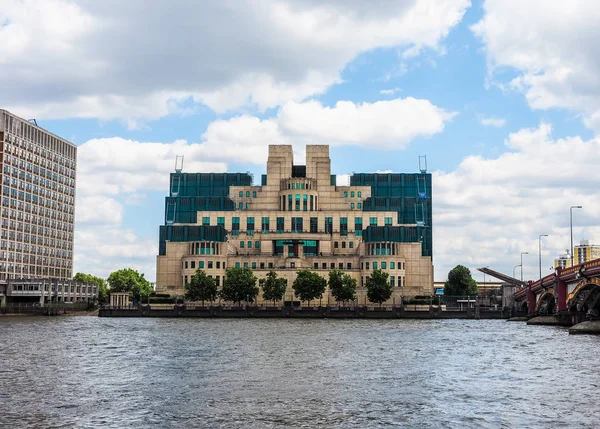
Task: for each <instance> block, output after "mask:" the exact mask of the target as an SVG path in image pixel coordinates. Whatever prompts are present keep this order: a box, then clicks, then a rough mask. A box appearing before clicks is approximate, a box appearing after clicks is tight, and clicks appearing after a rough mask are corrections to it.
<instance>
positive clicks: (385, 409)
mask: <svg viewBox="0 0 600 429" xmlns="http://www.w3.org/2000/svg"><path fill="white" fill-rule="evenodd" d="M0 345H1V347H0V362H1V364H0V404H2V411H0V427H29V428H42V427H43V428H47V427H56V428H59V427H69V428H70V427H85V428H100V427H101V428H122V427H129V428H146V427H154V428H162V427H173V428H189V427H227V428H231V427H233V428H236V427H239V428H242V427H243V428H252V427H310V428H312V427H318V426H322V427H336V428H342V427H343V428H364V427H382V426H394V427H397V426H405V427H415V426H417V427H425V428H427V427H431V428H434V427H435V428H439V427H446V428H461V429H462V428H465V427H477V428H498V427H507V428H512V427H532V428H535V427H539V428H545V427H565V428H566V427H569V428H570V427H590V428H591V427H597V424H596V423H597V415H598V414H599V413H600V405H598V404H599V403H600V401H599V399H600V394H599V393H598V392H599V390H598V384H600V383H599V382H598V378H597V373H596V371H595V368H597V366H598V364H599V359H600V358H599V357H598V352H597V350H598V346H599V345H600V339H599V338H596V337H586V336H577V337H574V336H571V337H570V336H569V335H568V333H566V331H565V330H563V329H558V328H552V327H527V326H525V324H518V323H505V322H503V321H459V320H455V321H446V320H444V321H436V320H423V321H411V320H393V321H392V320H390V321H368V320H288V319H277V320H201V319H195V320H180V319H100V318H92V317H72V318H19V319H16V318H5V319H0Z"/></svg>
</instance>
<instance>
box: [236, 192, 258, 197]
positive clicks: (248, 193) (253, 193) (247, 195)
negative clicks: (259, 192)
mask: <svg viewBox="0 0 600 429" xmlns="http://www.w3.org/2000/svg"><path fill="white" fill-rule="evenodd" d="M239 195H240V198H243V197H244V191H240V194H239ZM246 198H250V191H246ZM252 198H256V191H252Z"/></svg>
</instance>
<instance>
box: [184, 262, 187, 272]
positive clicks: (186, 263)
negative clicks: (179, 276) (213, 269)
mask: <svg viewBox="0 0 600 429" xmlns="http://www.w3.org/2000/svg"><path fill="white" fill-rule="evenodd" d="M187 267H188V261H185V267H184V268H185V269H186V270H187Z"/></svg>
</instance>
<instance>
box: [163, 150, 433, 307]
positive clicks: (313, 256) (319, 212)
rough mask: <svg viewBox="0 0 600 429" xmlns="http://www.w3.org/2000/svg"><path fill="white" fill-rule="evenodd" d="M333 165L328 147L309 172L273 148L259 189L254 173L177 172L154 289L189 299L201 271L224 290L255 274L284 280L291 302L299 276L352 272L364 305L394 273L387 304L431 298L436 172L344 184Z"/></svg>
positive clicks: (314, 157) (358, 178)
mask: <svg viewBox="0 0 600 429" xmlns="http://www.w3.org/2000/svg"><path fill="white" fill-rule="evenodd" d="M330 165H331V161H330V158H329V147H328V146H324V145H319V146H317V145H308V146H306V165H294V163H293V152H292V147H291V146H288V145H272V146H269V157H268V160H267V174H265V175H263V176H262V180H261V185H260V186H259V185H253V184H252V177H251V176H250V174H248V173H224V174H217V173H183V172H181V171H178V172H175V173H172V174H171V177H170V192H169V196H168V197H166V202H165V224H164V225H162V226H160V231H159V255H158V257H157V278H156V289H157V292H161V293H169V294H171V295H173V296H181V295H183V294H184V292H185V289H184V285H185V284H186V282H188V281H190V279H191V277H192V275H193V274H194V272H195V271H196V270H197V269H198V268H201V269H203V270H205V271H206V273H207V274H208V275H210V276H212V277H213V278H215V279H216V282H217V284H218V285H219V286H222V285H223V281H224V279H225V275H226V269H227V268H228V267H249V268H251V269H252V270H253V271H254V274H255V275H256V276H257V277H258V278H263V277H265V276H266V274H267V273H268V272H269V271H270V270H275V271H276V272H277V273H278V275H279V276H281V277H284V278H285V279H287V281H288V291H287V292H286V295H285V298H284V299H285V300H286V301H296V299H295V298H294V297H293V291H292V288H291V285H292V283H293V280H294V278H295V276H296V272H297V271H298V270H300V269H308V270H313V271H315V272H317V273H319V274H320V275H322V276H323V277H325V278H327V277H328V272H329V271H330V270H332V269H341V270H343V271H345V272H347V273H348V274H350V275H351V276H353V277H354V278H356V280H357V284H358V290H357V295H358V296H357V300H358V302H359V303H360V304H362V303H364V302H365V299H366V289H365V282H366V278H367V277H368V276H369V275H370V274H371V272H372V271H373V270H375V269H381V270H383V271H385V272H387V273H388V274H389V281H390V283H391V284H392V286H393V287H394V293H393V297H392V298H391V299H390V303H400V298H401V297H402V296H405V297H408V296H415V295H429V294H430V293H432V290H433V265H432V217H431V175H430V174H427V173H425V172H422V173H415V174H363V173H361V174H354V175H352V176H351V179H350V184H349V185H348V186H337V185H336V177H335V176H332V175H331V167H330ZM329 299H331V300H332V298H330V297H329V295H328V293H327V292H326V293H325V295H324V296H323V297H322V301H323V300H324V302H327V300H329ZM260 301H261V300H260V297H259V302H260ZM331 303H333V301H331Z"/></svg>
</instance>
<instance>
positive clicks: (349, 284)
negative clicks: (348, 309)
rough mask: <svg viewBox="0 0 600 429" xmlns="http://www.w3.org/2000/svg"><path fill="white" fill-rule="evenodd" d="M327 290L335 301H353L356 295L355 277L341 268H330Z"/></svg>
mask: <svg viewBox="0 0 600 429" xmlns="http://www.w3.org/2000/svg"><path fill="white" fill-rule="evenodd" d="M329 290H330V291H331V295H332V296H333V297H334V298H335V300H336V301H337V302H346V301H353V300H354V298H355V297H356V295H355V294H356V279H354V278H352V276H350V275H349V274H346V273H344V272H343V271H342V270H331V271H329Z"/></svg>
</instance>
